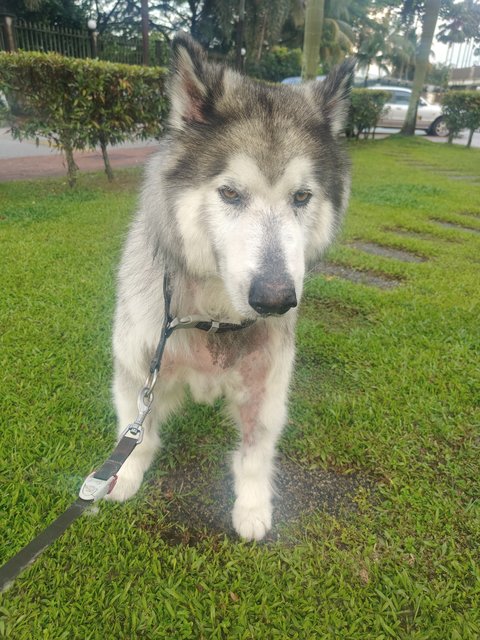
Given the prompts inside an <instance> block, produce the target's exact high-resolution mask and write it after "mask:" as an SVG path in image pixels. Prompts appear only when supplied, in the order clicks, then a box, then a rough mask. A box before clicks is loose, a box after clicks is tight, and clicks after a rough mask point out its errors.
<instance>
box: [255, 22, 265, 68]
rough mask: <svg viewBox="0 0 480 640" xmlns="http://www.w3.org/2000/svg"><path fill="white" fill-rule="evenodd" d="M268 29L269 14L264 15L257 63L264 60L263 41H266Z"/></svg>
mask: <svg viewBox="0 0 480 640" xmlns="http://www.w3.org/2000/svg"><path fill="white" fill-rule="evenodd" d="M266 28H267V14H266V13H264V14H263V15H262V28H261V30H260V38H259V40H258V50H257V57H256V61H257V62H260V60H261V59H262V53H263V41H264V40H265V29H266Z"/></svg>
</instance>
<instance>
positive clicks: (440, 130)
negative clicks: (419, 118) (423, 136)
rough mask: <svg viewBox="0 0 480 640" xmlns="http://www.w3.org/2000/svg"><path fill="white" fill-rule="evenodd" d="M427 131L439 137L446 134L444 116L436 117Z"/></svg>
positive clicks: (446, 128)
mask: <svg viewBox="0 0 480 640" xmlns="http://www.w3.org/2000/svg"><path fill="white" fill-rule="evenodd" d="M429 133H430V134H431V135H432V136H440V137H441V138H444V137H445V136H448V127H447V123H446V122H445V118H437V119H436V120H435V122H434V123H433V124H432V126H431V127H430V130H429Z"/></svg>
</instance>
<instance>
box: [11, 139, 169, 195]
mask: <svg viewBox="0 0 480 640" xmlns="http://www.w3.org/2000/svg"><path fill="white" fill-rule="evenodd" d="M156 149H157V142H156V141H155V140H148V141H145V142H139V143H132V144H124V145H120V146H118V147H109V150H108V155H109V157H110V164H111V165H112V168H113V170H115V169H119V168H121V167H134V166H141V165H143V164H144V162H145V160H146V159H147V158H148V157H149V156H150V155H151V154H152V153H154V152H155V151H156ZM74 157H75V162H76V163H77V165H78V167H79V169H80V171H103V170H104V165H103V158H102V153H101V151H100V150H95V151H83V152H77V153H75V154H74ZM66 174H67V168H66V164H65V158H64V157H63V155H62V154H61V153H60V152H59V151H57V150H56V149H52V148H50V147H49V146H48V144H47V143H46V142H45V141H40V144H39V145H38V146H37V145H36V144H35V143H34V142H31V141H27V140H24V141H22V142H19V141H18V140H13V139H12V137H11V135H10V134H9V132H8V129H0V182H9V181H12V180H31V179H35V178H41V177H44V176H52V177H53V176H66Z"/></svg>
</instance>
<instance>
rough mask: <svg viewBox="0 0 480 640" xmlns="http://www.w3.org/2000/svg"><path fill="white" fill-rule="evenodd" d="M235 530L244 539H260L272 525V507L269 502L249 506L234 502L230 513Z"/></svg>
mask: <svg viewBox="0 0 480 640" xmlns="http://www.w3.org/2000/svg"><path fill="white" fill-rule="evenodd" d="M232 521H233V526H234V529H235V531H236V532H237V533H238V535H239V536H240V537H241V538H243V539H244V540H261V539H262V538H264V537H265V534H266V533H267V531H269V530H270V528H271V526H272V508H271V506H270V505H269V504H266V505H263V506H261V507H256V508H251V507H246V506H245V505H239V504H238V501H237V503H235V506H234V508H233V513H232Z"/></svg>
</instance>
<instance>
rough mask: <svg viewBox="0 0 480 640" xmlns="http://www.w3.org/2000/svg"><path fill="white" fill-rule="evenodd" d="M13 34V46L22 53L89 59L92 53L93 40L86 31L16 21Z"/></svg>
mask: <svg viewBox="0 0 480 640" xmlns="http://www.w3.org/2000/svg"><path fill="white" fill-rule="evenodd" d="M13 33H14V40H15V46H16V48H17V49H22V51H43V52H45V53H47V52H48V53H50V52H55V53H61V54H62V55H64V56H69V57H72V58H89V57H91V56H92V55H93V53H94V52H93V48H92V40H93V38H92V36H90V35H89V33H88V32H87V31H77V30H74V29H67V28H62V27H51V26H50V25H46V24H31V23H28V22H23V21H20V20H18V21H15V22H14V24H13Z"/></svg>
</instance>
